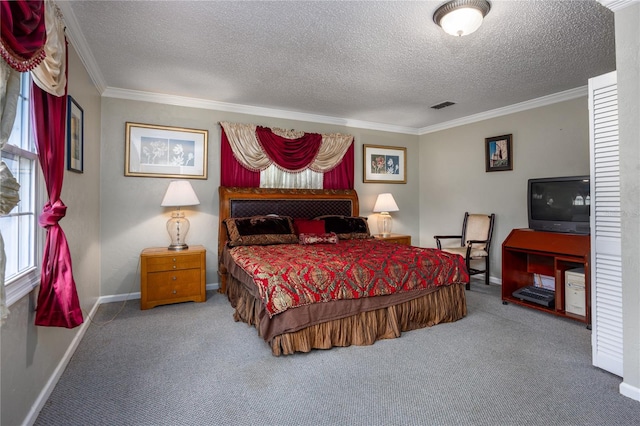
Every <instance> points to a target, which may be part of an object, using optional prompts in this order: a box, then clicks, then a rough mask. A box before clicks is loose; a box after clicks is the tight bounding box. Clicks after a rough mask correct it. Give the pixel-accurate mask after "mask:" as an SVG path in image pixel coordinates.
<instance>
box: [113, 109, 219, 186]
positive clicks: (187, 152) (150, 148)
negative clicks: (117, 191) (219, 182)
mask: <svg viewBox="0 0 640 426" xmlns="http://www.w3.org/2000/svg"><path fill="white" fill-rule="evenodd" d="M208 136H209V132H208V131H207V130H196V129H185V128H182V127H169V126H156V125H153V124H140V123H129V122H127V123H126V130H125V170H124V175H125V176H141V177H161V178H182V179H206V178H207V139H208Z"/></svg>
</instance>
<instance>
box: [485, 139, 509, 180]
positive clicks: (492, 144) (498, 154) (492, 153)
mask: <svg viewBox="0 0 640 426" xmlns="http://www.w3.org/2000/svg"><path fill="white" fill-rule="evenodd" d="M484 145H485V159H486V171H487V172H500V171H503V170H513V146H512V135H502V136H494V137H492V138H485V140H484Z"/></svg>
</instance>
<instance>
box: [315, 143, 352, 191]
mask: <svg viewBox="0 0 640 426" xmlns="http://www.w3.org/2000/svg"><path fill="white" fill-rule="evenodd" d="M353 165H354V157H353V142H351V145H350V146H349V149H347V152H345V154H344V157H342V161H341V162H340V163H338V165H337V166H336V167H334V168H333V169H332V170H329V171H328V172H326V173H325V174H324V176H323V177H322V187H323V188H324V189H353V184H354V182H353V175H354V170H353V169H354V167H353Z"/></svg>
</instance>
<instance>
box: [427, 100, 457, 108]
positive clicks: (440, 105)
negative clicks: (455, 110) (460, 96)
mask: <svg viewBox="0 0 640 426" xmlns="http://www.w3.org/2000/svg"><path fill="white" fill-rule="evenodd" d="M455 104H456V103H455V102H450V101H446V102H442V103H439V104H438V105H434V106H432V107H431V108H433V109H442V108H446V107H448V106H451V105H455Z"/></svg>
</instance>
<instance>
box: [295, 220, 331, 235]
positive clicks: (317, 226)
mask: <svg viewBox="0 0 640 426" xmlns="http://www.w3.org/2000/svg"><path fill="white" fill-rule="evenodd" d="M293 228H294V229H295V230H296V234H297V235H300V234H324V233H325V230H324V221H322V220H312V219H293Z"/></svg>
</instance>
